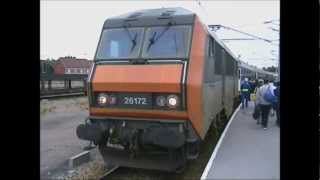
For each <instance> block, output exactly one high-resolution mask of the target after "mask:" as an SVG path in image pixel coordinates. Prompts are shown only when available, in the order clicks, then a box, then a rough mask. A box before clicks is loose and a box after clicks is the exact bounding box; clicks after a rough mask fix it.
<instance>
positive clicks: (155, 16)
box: [103, 7, 195, 28]
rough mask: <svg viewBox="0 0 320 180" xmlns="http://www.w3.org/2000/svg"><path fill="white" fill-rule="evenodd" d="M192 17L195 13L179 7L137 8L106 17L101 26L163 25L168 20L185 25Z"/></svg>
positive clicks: (191, 20) (189, 22)
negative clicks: (133, 10)
mask: <svg viewBox="0 0 320 180" xmlns="http://www.w3.org/2000/svg"><path fill="white" fill-rule="evenodd" d="M194 17H195V13H193V12H191V11H189V10H187V9H184V8H181V7H177V8H160V9H147V10H138V11H135V12H130V13H126V14H123V15H120V16H115V17H112V18H109V19H107V20H106V21H105V22H104V25H103V28H121V27H123V26H132V27H143V26H163V25H167V24H168V23H169V22H171V23H173V24H175V25H187V24H193V22H194Z"/></svg>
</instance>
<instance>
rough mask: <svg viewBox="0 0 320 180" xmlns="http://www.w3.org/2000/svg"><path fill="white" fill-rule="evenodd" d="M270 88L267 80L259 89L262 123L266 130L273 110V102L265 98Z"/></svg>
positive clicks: (258, 97) (258, 98)
mask: <svg viewBox="0 0 320 180" xmlns="http://www.w3.org/2000/svg"><path fill="white" fill-rule="evenodd" d="M270 88H271V87H270V85H269V82H268V80H265V81H264V85H263V86H261V87H260V88H259V89H258V90H257V97H256V98H257V104H259V107H260V110H261V120H262V122H261V124H262V127H263V129H264V130H267V127H268V118H269V113H270V110H271V103H270V102H268V101H266V100H265V95H266V93H267V91H268V90H269V89H270Z"/></svg>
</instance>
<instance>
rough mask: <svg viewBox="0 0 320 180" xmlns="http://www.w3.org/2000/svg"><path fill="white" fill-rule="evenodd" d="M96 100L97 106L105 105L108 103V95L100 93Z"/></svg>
mask: <svg viewBox="0 0 320 180" xmlns="http://www.w3.org/2000/svg"><path fill="white" fill-rule="evenodd" d="M97 100H98V104H99V105H106V104H107V102H108V95H107V94H104V93H101V94H99V96H98V99H97Z"/></svg>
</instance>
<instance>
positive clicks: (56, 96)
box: [40, 92, 85, 99]
mask: <svg viewBox="0 0 320 180" xmlns="http://www.w3.org/2000/svg"><path fill="white" fill-rule="evenodd" d="M84 95H85V93H84V92H73V93H59V94H47V95H40V99H49V98H59V97H72V96H84Z"/></svg>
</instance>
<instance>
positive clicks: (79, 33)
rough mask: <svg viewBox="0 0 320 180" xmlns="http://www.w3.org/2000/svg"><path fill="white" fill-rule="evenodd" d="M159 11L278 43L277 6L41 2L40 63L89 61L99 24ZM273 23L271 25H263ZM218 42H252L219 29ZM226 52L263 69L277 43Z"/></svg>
mask: <svg viewBox="0 0 320 180" xmlns="http://www.w3.org/2000/svg"><path fill="white" fill-rule="evenodd" d="M161 7H184V8H186V9H189V10H191V11H193V12H195V13H196V14H197V15H198V16H199V17H200V18H201V20H202V21H203V23H205V24H207V25H208V24H219V25H223V26H226V27H232V28H235V29H237V30H240V31H243V32H246V33H250V34H253V35H255V36H259V37H262V38H265V39H268V40H278V39H279V34H278V32H276V31H273V30H271V29H270V28H274V29H279V18H280V1H277V0H268V1H258V0H257V1H252V0H251V1H241V0H235V1H231V0H228V1H226V0H225V1H215V0H212V1H203V0H201V1H200V4H199V0H185V1H173V0H163V1H154V0H152V1H147V0H144V1H138V0H131V1H123V0H120V1H89V0H81V1H77V0H69V1H68V0H66V1H58V0H57V1H54V0H51V1H48V0H41V1H40V58H41V59H47V58H54V59H57V58H59V57H63V56H75V57H77V58H86V59H93V57H94V54H95V50H96V48H97V44H98V39H99V36H100V33H101V28H102V25H103V23H104V21H105V20H106V19H107V18H109V17H113V16H117V15H121V14H124V13H128V12H131V11H136V10H140V9H150V8H161ZM270 20H274V21H273V24H271V23H268V24H264V22H266V21H270ZM215 33H216V34H217V36H218V37H219V38H220V39H229V38H251V37H248V36H246V35H243V34H240V33H237V32H234V31H230V30H227V29H223V28H222V29H219V30H218V31H216V32H215ZM224 43H225V44H226V46H227V47H228V48H229V49H230V50H231V51H232V52H233V53H234V54H235V55H236V56H239V55H240V59H241V60H242V61H244V62H247V63H248V64H251V65H254V66H257V67H260V68H261V67H265V66H271V65H274V66H276V65H277V63H278V54H279V53H278V52H279V47H278V43H279V41H274V43H273V44H270V43H267V42H264V41H261V40H250V41H235V40H233V41H224Z"/></svg>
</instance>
